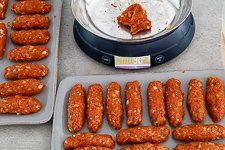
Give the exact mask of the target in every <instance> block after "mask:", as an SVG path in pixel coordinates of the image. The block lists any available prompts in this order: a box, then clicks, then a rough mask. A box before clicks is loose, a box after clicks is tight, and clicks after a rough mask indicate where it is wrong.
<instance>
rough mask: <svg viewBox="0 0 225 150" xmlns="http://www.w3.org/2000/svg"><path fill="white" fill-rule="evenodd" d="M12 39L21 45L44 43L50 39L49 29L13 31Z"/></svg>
mask: <svg viewBox="0 0 225 150" xmlns="http://www.w3.org/2000/svg"><path fill="white" fill-rule="evenodd" d="M10 39H11V40H12V42H13V43H15V44H19V45H42V44H47V43H48V41H49V40H50V33H49V32H48V30H21V31H15V32H12V33H11V35H10Z"/></svg>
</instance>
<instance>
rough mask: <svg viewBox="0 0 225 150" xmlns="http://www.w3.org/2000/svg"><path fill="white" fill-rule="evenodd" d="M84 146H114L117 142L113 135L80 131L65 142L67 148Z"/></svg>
mask: <svg viewBox="0 0 225 150" xmlns="http://www.w3.org/2000/svg"><path fill="white" fill-rule="evenodd" d="M84 146H101V147H108V148H113V147H114V146H115V142H114V140H113V138H112V136H111V135H107V134H96V133H78V134H75V135H73V136H70V137H68V138H67V139H66V140H65V142H64V148H65V149H75V148H79V147H84Z"/></svg>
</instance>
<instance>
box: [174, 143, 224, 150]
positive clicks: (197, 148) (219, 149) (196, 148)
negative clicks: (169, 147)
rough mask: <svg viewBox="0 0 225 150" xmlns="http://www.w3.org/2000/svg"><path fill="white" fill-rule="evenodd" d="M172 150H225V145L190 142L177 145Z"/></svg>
mask: <svg viewBox="0 0 225 150" xmlns="http://www.w3.org/2000/svg"><path fill="white" fill-rule="evenodd" d="M174 150H225V144H217V143H210V142H191V143H187V144H179V145H177V146H176V147H175V148H174Z"/></svg>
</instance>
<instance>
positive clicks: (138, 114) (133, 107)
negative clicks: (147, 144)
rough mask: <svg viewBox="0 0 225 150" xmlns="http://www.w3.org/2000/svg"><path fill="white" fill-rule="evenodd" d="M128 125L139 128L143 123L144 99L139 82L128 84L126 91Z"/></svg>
mask: <svg viewBox="0 0 225 150" xmlns="http://www.w3.org/2000/svg"><path fill="white" fill-rule="evenodd" d="M125 97H126V114H127V125H128V126H137V125H139V124H140V123H141V122H142V97H141V87H140V83H139V82H138V81H134V82H128V83H127V84H126V89H125Z"/></svg>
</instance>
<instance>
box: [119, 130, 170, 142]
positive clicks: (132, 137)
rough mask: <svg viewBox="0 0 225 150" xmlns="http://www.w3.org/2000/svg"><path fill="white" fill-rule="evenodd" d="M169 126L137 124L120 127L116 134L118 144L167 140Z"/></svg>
mask: <svg viewBox="0 0 225 150" xmlns="http://www.w3.org/2000/svg"><path fill="white" fill-rule="evenodd" d="M169 134H170V128H169V127H167V126H161V127H154V126H138V127H133V128H127V129H121V130H120V131H119V132H118V133H117V135H116V138H117V142H118V144H140V143H146V142H149V143H162V142H164V141H166V140H167V138H168V136H169Z"/></svg>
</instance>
